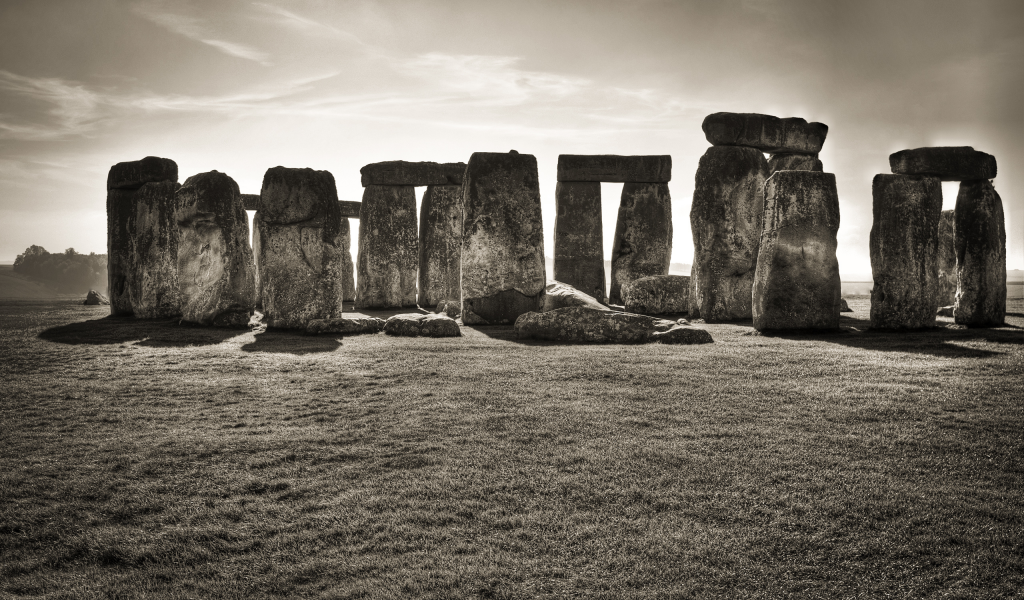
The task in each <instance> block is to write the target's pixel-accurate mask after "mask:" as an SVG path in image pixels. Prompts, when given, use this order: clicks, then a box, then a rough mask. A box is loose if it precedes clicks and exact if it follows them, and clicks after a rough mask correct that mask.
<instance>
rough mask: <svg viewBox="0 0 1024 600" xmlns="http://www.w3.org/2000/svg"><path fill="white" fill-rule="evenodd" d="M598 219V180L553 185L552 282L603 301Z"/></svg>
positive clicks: (599, 193)
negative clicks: (553, 280)
mask: <svg viewBox="0 0 1024 600" xmlns="http://www.w3.org/2000/svg"><path fill="white" fill-rule="evenodd" d="M559 158H561V157H559ZM601 221H602V219H601V183H600V182H596V181H559V182H557V183H556V184H555V238H554V246H555V252H554V254H555V257H554V258H555V265H554V266H555V269H554V270H555V272H554V276H555V281H561V282H563V283H565V284H568V285H571V286H572V287H574V288H576V289H578V290H580V291H583V292H584V293H586V294H589V295H591V296H593V297H594V298H596V299H597V300H598V301H600V302H604V301H605V297H606V294H605V290H606V289H607V287H606V285H605V274H604V228H603V226H602V223H601Z"/></svg>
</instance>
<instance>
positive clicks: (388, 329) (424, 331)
mask: <svg viewBox="0 0 1024 600" xmlns="http://www.w3.org/2000/svg"><path fill="white" fill-rule="evenodd" d="M384 333H386V334H388V335H401V336H409V337H461V336H462V331H461V330H459V324H458V323H456V322H455V319H452V318H451V317H449V316H447V315H438V314H426V315H424V314H420V313H410V314H406V315H395V316H393V317H391V318H389V319H388V320H387V322H386V323H385V324H384Z"/></svg>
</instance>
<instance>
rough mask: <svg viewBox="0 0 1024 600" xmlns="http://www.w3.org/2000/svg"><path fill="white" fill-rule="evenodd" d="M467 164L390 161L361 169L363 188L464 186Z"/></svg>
mask: <svg viewBox="0 0 1024 600" xmlns="http://www.w3.org/2000/svg"><path fill="white" fill-rule="evenodd" d="M465 171H466V163H461V162H460V163H436V162H408V161H404V160H389V161H386V162H379V163H372V164H369V165H366V166H365V167H363V168H362V169H359V173H360V175H362V184H363V187H366V186H368V185H412V186H423V185H462V177H463V175H464V174H465Z"/></svg>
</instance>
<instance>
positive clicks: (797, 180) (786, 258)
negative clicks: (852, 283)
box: [752, 171, 842, 331]
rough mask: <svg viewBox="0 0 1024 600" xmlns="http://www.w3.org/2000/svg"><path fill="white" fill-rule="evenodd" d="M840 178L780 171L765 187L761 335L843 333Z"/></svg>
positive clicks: (757, 289)
mask: <svg viewBox="0 0 1024 600" xmlns="http://www.w3.org/2000/svg"><path fill="white" fill-rule="evenodd" d="M838 233H839V194H838V192H836V176H835V175H833V174H832V173H818V172H814V171H779V172H778V173H775V174H774V175H772V176H771V178H769V179H768V181H767V182H766V183H765V186H764V231H763V233H762V234H761V245H760V249H759V250H758V255H757V269H756V271H755V274H754V288H753V296H752V298H753V312H754V315H753V316H754V327H755V328H756V329H757V330H758V331H768V330H788V329H815V330H822V329H839V311H840V309H841V304H842V287H841V284H840V280H839V261H838V259H837V258H836V247H837V246H838V242H837V240H836V235H837V234H838Z"/></svg>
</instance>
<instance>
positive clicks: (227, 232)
mask: <svg viewBox="0 0 1024 600" xmlns="http://www.w3.org/2000/svg"><path fill="white" fill-rule="evenodd" d="M174 201H175V211H174V218H175V221H176V222H177V223H178V228H179V232H178V235H179V237H178V293H179V297H180V299H181V313H182V319H183V320H185V321H188V322H192V323H199V324H201V325H213V326H217V327H246V326H247V325H248V324H249V318H250V317H251V316H252V313H253V308H254V306H255V303H256V267H255V264H254V263H253V255H252V248H250V247H249V223H248V219H247V218H246V215H245V209H243V208H242V200H241V198H239V193H238V184H237V183H235V181H234V180H233V179H231V178H230V177H228V176H227V175H225V174H224V173H218V172H217V171H210V172H209V173H199V174H198V175H193V176H192V177H189V178H188V179H186V180H185V183H184V184H183V185H182V186H181V188H180V189H179V190H178V191H177V193H175V196H174Z"/></svg>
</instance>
